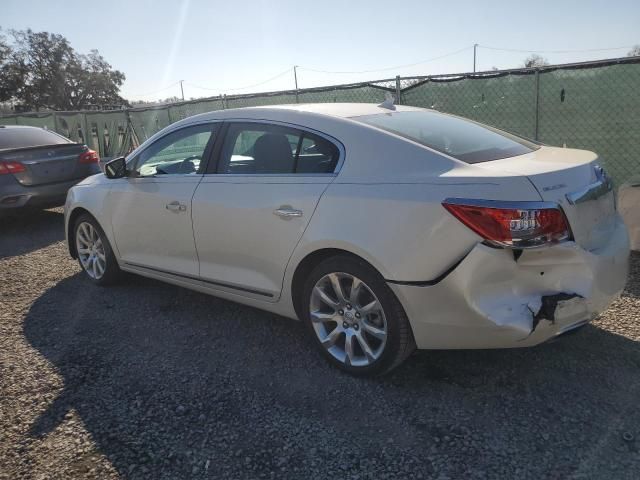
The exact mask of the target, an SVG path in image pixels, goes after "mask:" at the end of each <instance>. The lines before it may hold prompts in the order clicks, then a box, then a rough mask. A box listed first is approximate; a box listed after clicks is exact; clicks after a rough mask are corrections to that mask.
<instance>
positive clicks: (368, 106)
mask: <svg viewBox="0 0 640 480" xmlns="http://www.w3.org/2000/svg"><path fill="white" fill-rule="evenodd" d="M416 110H424V109H422V108H418V107H409V106H405V105H396V106H395V111H397V112H404V111H416ZM390 111H392V110H390V109H389V108H385V107H381V106H380V105H378V104H375V103H301V104H292V105H269V106H260V107H244V108H231V109H226V110H215V111H213V112H207V113H201V114H199V115H194V116H192V117H187V118H185V119H184V120H181V121H179V122H176V123H175V124H174V125H175V126H181V125H184V124H188V123H192V122H200V121H207V120H224V119H227V118H228V119H231V118H236V119H237V118H246V119H253V118H255V119H269V118H273V119H282V118H283V117H286V116H290V118H292V119H293V118H295V119H296V120H304V119H305V118H308V119H311V118H318V117H319V116H320V117H325V118H326V117H333V118H342V119H345V118H352V117H358V116H362V115H375V114H378V113H389V112H390Z"/></svg>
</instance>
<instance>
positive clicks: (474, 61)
mask: <svg viewBox="0 0 640 480" xmlns="http://www.w3.org/2000/svg"><path fill="white" fill-rule="evenodd" d="M477 49H478V44H477V43H474V44H473V72H474V73H475V71H476V50H477Z"/></svg>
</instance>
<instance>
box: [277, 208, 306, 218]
mask: <svg viewBox="0 0 640 480" xmlns="http://www.w3.org/2000/svg"><path fill="white" fill-rule="evenodd" d="M273 213H274V215H277V216H279V217H281V218H285V219H286V218H294V217H301V216H302V210H297V209H295V208H291V207H289V206H282V207H280V208H278V209H277V210H274V211H273Z"/></svg>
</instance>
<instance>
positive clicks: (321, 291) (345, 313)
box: [309, 272, 387, 367]
mask: <svg viewBox="0 0 640 480" xmlns="http://www.w3.org/2000/svg"><path fill="white" fill-rule="evenodd" d="M309 313H310V318H311V324H312V326H313V329H314V331H315V334H316V336H317V337H318V339H319V340H320V344H321V345H322V346H323V347H324V348H325V350H326V351H327V352H328V353H329V354H331V356H333V357H334V358H335V359H336V360H338V361H339V362H341V363H344V364H345V365H347V366H354V367H366V366H368V365H371V364H372V363H373V362H375V361H376V360H378V359H379V358H380V356H381V355H382V353H383V352H384V347H385V345H386V342H387V319H386V317H385V314H384V310H383V308H382V305H381V304H380V301H379V300H378V298H377V297H376V296H375V294H374V293H373V291H372V290H371V288H369V286H368V285H367V284H366V283H364V282H363V281H362V280H360V279H359V278H358V277H356V276H354V275H351V274H349V273H344V272H334V273H329V274H327V275H325V276H323V277H322V278H320V280H318V282H316V284H315V286H314V287H313V290H312V292H311V299H310V305H309Z"/></svg>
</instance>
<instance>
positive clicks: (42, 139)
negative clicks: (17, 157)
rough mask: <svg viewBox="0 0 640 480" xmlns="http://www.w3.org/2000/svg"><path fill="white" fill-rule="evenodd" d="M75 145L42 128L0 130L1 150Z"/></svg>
mask: <svg viewBox="0 0 640 480" xmlns="http://www.w3.org/2000/svg"><path fill="white" fill-rule="evenodd" d="M65 143H73V142H72V141H71V140H69V139H67V138H64V137H63V136H61V135H58V134H57V133H54V132H50V131H48V130H44V129H42V128H28V127H16V128H10V127H9V128H0V150H7V149H10V148H26V147H42V146H45V145H60V144H65Z"/></svg>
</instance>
